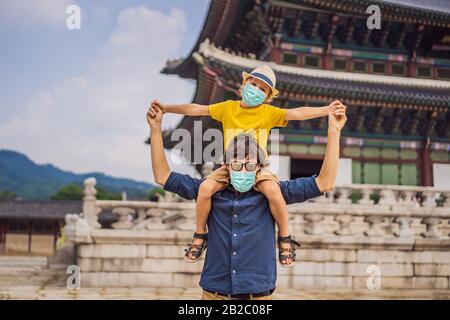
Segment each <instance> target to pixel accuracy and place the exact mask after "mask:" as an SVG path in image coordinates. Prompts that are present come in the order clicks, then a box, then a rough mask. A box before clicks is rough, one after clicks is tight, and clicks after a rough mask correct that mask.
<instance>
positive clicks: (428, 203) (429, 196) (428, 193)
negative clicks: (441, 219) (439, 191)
mask: <svg viewBox="0 0 450 320" xmlns="http://www.w3.org/2000/svg"><path fill="white" fill-rule="evenodd" d="M435 194H436V193H435V192H434V191H432V190H425V191H424V192H423V195H424V196H425V199H424V201H423V203H422V205H423V206H424V207H428V208H430V207H435V206H436V199H435Z"/></svg>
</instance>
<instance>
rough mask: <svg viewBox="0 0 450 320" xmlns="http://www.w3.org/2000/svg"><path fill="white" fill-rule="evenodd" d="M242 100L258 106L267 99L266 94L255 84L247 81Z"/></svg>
mask: <svg viewBox="0 0 450 320" xmlns="http://www.w3.org/2000/svg"><path fill="white" fill-rule="evenodd" d="M242 100H243V101H244V103H245V104H246V105H247V106H249V107H256V106H258V105H260V104H261V103H263V102H264V100H266V94H265V93H264V92H263V91H262V90H261V89H259V88H257V87H255V86H254V85H252V84H250V83H247V84H246V85H245V87H244V90H242Z"/></svg>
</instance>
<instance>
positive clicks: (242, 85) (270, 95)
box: [238, 77, 274, 103]
mask: <svg viewBox="0 0 450 320" xmlns="http://www.w3.org/2000/svg"><path fill="white" fill-rule="evenodd" d="M251 78H252V77H248V78H247V79H246V80H245V81H242V84H241V86H240V87H239V90H238V91H239V95H240V96H241V98H242V90H244V87H245V85H246V84H247V82H248V81H249V80H250V79H251ZM273 98H274V96H273V95H272V90H270V89H269V94H268V95H267V97H266V100H264V103H271V102H272V101H273Z"/></svg>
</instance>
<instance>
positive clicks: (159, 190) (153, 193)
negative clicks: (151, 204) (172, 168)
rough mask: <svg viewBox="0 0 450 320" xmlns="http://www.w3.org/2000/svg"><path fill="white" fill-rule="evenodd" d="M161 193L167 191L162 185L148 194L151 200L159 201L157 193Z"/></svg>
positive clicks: (163, 193)
mask: <svg viewBox="0 0 450 320" xmlns="http://www.w3.org/2000/svg"><path fill="white" fill-rule="evenodd" d="M158 193H159V194H160V195H165V191H164V189H163V188H161V187H155V188H153V189H152V190H150V191H149V193H148V195H147V199H148V200H150V201H157V196H156V194H158Z"/></svg>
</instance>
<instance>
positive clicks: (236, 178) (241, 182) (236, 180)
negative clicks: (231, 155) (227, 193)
mask: <svg viewBox="0 0 450 320" xmlns="http://www.w3.org/2000/svg"><path fill="white" fill-rule="evenodd" d="M230 180H231V184H232V185H233V187H234V188H235V189H236V190H237V191H239V192H247V191H249V190H250V189H251V188H252V187H253V185H254V184H255V181H256V171H234V170H230Z"/></svg>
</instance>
